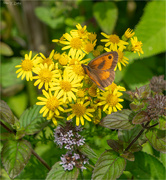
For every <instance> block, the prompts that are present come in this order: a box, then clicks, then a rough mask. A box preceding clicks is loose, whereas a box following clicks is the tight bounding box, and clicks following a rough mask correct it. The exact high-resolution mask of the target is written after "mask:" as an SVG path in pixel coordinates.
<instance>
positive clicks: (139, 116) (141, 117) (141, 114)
mask: <svg viewBox="0 0 166 180" xmlns="http://www.w3.org/2000/svg"><path fill="white" fill-rule="evenodd" d="M145 117H147V112H145V111H141V112H139V113H137V114H136V115H135V116H134V118H133V120H132V123H133V124H142V123H143V122H145V121H146V119H145Z"/></svg>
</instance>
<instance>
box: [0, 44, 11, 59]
mask: <svg viewBox="0 0 166 180" xmlns="http://www.w3.org/2000/svg"><path fill="white" fill-rule="evenodd" d="M0 47H1V48H0V54H2V55H4V56H12V55H13V51H12V49H11V47H10V46H8V45H7V44H5V43H3V42H0Z"/></svg>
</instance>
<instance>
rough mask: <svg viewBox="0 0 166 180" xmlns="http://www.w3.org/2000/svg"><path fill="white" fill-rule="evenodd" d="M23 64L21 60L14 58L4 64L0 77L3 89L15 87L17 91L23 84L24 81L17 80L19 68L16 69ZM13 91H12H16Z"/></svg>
mask: <svg viewBox="0 0 166 180" xmlns="http://www.w3.org/2000/svg"><path fill="white" fill-rule="evenodd" d="M20 63H21V58H20V57H19V58H12V59H10V60H9V61H7V62H5V63H4V62H2V64H1V76H0V81H1V83H2V87H3V88H7V87H10V89H11V86H14V87H15V88H13V87H12V88H13V89H17V85H18V84H22V83H23V81H22V80H21V78H17V74H16V70H17V69H18V68H15V66H16V65H19V64H20ZM13 89H12V91H14V90H13Z"/></svg>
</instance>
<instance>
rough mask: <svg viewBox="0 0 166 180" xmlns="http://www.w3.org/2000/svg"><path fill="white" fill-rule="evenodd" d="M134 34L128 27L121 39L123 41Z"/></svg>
mask: <svg viewBox="0 0 166 180" xmlns="http://www.w3.org/2000/svg"><path fill="white" fill-rule="evenodd" d="M134 34H135V32H133V30H132V29H130V28H128V29H127V30H126V31H125V33H124V35H123V36H122V39H123V40H124V41H127V40H128V39H130V38H131V37H133V36H134Z"/></svg>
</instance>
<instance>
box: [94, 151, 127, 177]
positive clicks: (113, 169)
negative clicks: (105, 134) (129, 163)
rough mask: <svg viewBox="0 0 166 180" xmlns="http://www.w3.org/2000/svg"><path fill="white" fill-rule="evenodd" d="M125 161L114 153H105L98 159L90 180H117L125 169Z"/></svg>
mask: <svg viewBox="0 0 166 180" xmlns="http://www.w3.org/2000/svg"><path fill="white" fill-rule="evenodd" d="M125 166H126V160H125V159H124V158H123V157H121V156H119V155H118V153H116V152H115V151H112V150H109V151H105V152H104V153H103V154H102V155H101V156H100V158H99V159H98V161H97V163H96V165H95V168H94V170H93V174H92V179H93V180H96V179H104V180H111V179H116V178H118V177H119V176H120V175H121V174H122V173H123V170H124V169H125Z"/></svg>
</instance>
